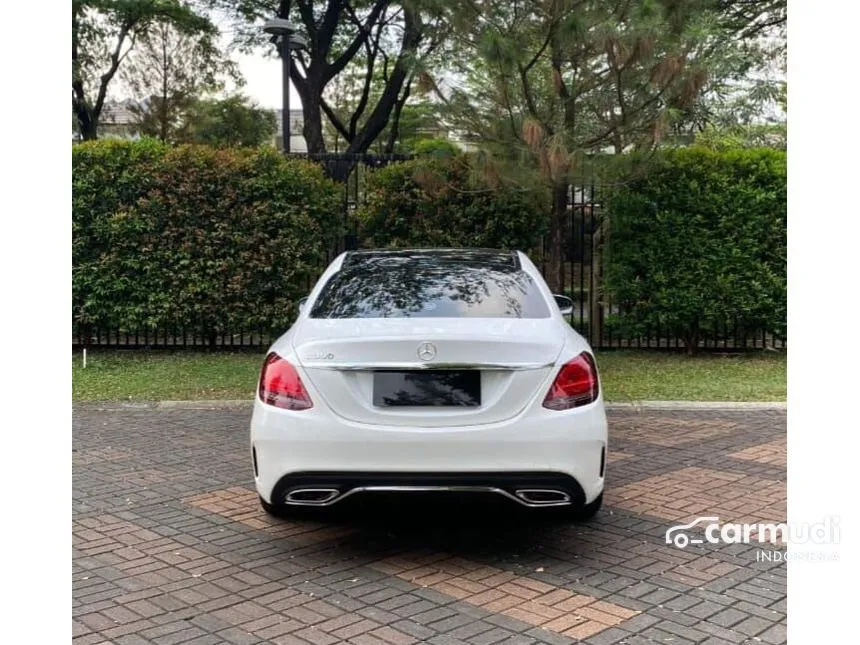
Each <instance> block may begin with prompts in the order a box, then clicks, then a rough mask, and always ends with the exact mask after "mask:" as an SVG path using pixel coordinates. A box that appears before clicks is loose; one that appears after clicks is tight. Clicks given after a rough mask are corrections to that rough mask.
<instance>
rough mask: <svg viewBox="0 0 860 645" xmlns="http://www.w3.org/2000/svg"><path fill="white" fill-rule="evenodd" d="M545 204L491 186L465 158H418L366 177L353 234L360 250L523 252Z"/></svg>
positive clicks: (543, 221)
mask: <svg viewBox="0 0 860 645" xmlns="http://www.w3.org/2000/svg"><path fill="white" fill-rule="evenodd" d="M546 204H547V200H546V199H545V198H544V197H543V196H541V195H540V194H539V193H537V192H536V191H533V190H526V189H523V188H521V187H512V186H504V185H500V184H498V183H497V182H494V181H493V180H492V178H491V177H487V176H485V175H484V174H483V173H482V172H481V171H480V170H479V169H478V168H477V167H476V164H475V161H474V158H472V157H471V156H470V155H457V156H454V157H434V156H429V157H419V158H416V159H412V160H409V161H405V162H402V163H397V164H391V165H389V166H386V167H384V168H380V169H378V170H374V171H372V172H369V173H368V175H367V195H366V200H365V203H364V204H363V205H362V207H361V208H360V209H359V211H358V219H359V234H360V237H361V239H362V243H363V244H364V245H365V246H376V247H430V246H435V247H484V248H501V249H521V250H527V249H529V248H531V247H533V246H535V245H536V244H537V243H538V242H539V241H540V239H541V235H542V234H543V232H544V231H545V230H546V225H547V219H548V209H547V207H546Z"/></svg>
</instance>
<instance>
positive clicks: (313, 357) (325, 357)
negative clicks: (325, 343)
mask: <svg viewBox="0 0 860 645" xmlns="http://www.w3.org/2000/svg"><path fill="white" fill-rule="evenodd" d="M333 358H334V354H332V353H331V352H329V353H328V354H324V353H322V352H318V353H316V354H308V355H307V356H305V360H306V361H330V360H332V359H333Z"/></svg>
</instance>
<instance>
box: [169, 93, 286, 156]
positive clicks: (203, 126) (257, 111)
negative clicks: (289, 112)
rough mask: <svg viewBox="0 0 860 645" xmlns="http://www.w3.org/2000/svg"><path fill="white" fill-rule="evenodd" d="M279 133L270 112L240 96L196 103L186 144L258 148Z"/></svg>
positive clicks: (275, 120)
mask: <svg viewBox="0 0 860 645" xmlns="http://www.w3.org/2000/svg"><path fill="white" fill-rule="evenodd" d="M277 129H278V124H277V119H276V118H275V115H274V113H273V112H272V111H271V110H265V109H263V108H261V107H260V106H259V105H257V104H256V103H254V102H253V101H250V100H249V99H247V98H245V97H244V96H241V95H234V96H230V97H227V98H225V99H219V100H203V101H197V102H196V103H195V104H194V106H193V107H192V109H191V110H190V111H189V114H188V118H187V122H186V127H185V128H184V136H185V141H188V142H193V143H205V144H208V145H211V146H259V145H262V144H264V143H266V142H268V141H271V139H272V137H273V136H274V135H275V133H276V132H277Z"/></svg>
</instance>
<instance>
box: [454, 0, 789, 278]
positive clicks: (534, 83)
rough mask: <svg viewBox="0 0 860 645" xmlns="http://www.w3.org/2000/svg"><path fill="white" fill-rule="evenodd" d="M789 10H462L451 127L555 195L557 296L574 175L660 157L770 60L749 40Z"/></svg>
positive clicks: (590, 4)
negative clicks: (713, 94)
mask: <svg viewBox="0 0 860 645" xmlns="http://www.w3.org/2000/svg"><path fill="white" fill-rule="evenodd" d="M781 1H782V0H771V1H770V2H759V0H743V1H742V0H737V1H731V0H620V1H619V2H606V1H605V0H469V1H467V2H464V5H463V7H464V8H463V11H462V12H461V13H460V14H458V18H459V19H460V20H459V21H458V22H457V23H456V31H455V40H456V42H457V43H458V45H459V48H460V50H461V52H462V53H461V54H460V55H459V56H458V57H456V59H455V60H456V61H458V62H459V63H460V66H459V68H458V69H457V70H456V71H457V76H458V78H459V79H460V80H459V82H458V83H457V84H456V85H455V87H454V89H453V91H452V92H450V93H449V96H447V97H446V103H447V113H446V116H447V117H448V118H449V120H450V121H451V123H452V125H453V127H454V128H455V129H457V130H460V131H462V132H465V133H466V135H467V138H469V139H471V140H472V141H474V142H475V143H477V144H478V146H479V147H480V148H481V149H482V151H483V153H484V155H485V156H486V157H487V158H488V159H489V160H490V161H491V163H492V165H494V166H495V168H494V169H492V171H493V172H502V173H503V174H504V173H505V171H507V175H509V176H508V179H509V180H511V181H518V182H520V183H533V182H535V181H539V182H541V183H542V184H543V185H544V186H546V188H547V191H548V193H550V195H551V201H552V213H553V215H552V219H551V223H550V233H549V244H548V252H549V258H548V260H549V265H550V271H549V275H548V276H547V277H548V281H549V283H550V285H551V286H552V287H553V288H556V287H558V286H559V284H560V283H561V282H562V280H563V263H562V251H563V235H562V233H563V231H564V223H565V221H566V220H567V219H568V217H569V213H568V210H567V208H568V203H567V200H568V190H569V186H570V184H571V182H572V181H573V180H574V179H575V177H576V175H577V174H578V173H580V172H582V171H583V170H584V169H585V167H586V166H588V163H587V162H588V160H589V159H590V158H592V157H593V156H595V155H599V154H600V153H605V152H610V153H614V154H620V153H622V152H626V151H629V150H640V151H647V150H649V149H653V148H655V147H656V146H657V145H659V144H660V143H661V142H662V141H663V140H664V139H666V138H667V137H669V136H671V135H672V134H674V133H676V127H677V125H678V124H679V123H681V122H683V121H684V120H685V119H689V118H690V116H691V115H692V114H694V113H695V112H696V110H697V109H700V108H701V106H702V100H703V97H704V96H705V95H706V93H707V91H708V90H711V91H713V89H714V88H715V87H716V86H717V85H718V84H721V83H722V84H728V83H729V81H730V79H732V78H734V79H737V78H741V77H743V73H744V71H745V70H749V69H750V68H751V65H752V64H753V63H752V61H754V60H756V56H758V59H760V58H761V56H760V54H756V55H753V54H752V53H750V52H752V51H753V47H752V44H751V42H750V39H753V38H757V37H759V36H760V35H761V34H762V33H763V31H762V30H763V29H765V27H764V26H762V27H761V28H759V27H758V26H757V25H759V24H761V25H765V24H769V23H768V21H767V20H766V18H767V16H768V15H769V14H768V12H773V11H775V9H774V7H775V6H777V5H779V4H780V2H781ZM783 4H784V2H783ZM748 5H757V6H758V5H761V6H758V8H757V9H756V11H753V10H752V9H749V7H748ZM765 5H767V6H765ZM469 12H471V13H469Z"/></svg>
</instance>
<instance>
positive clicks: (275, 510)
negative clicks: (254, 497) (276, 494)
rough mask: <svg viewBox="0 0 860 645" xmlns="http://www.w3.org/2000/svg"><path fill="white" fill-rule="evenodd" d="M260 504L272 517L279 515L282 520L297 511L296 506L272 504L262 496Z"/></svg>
mask: <svg viewBox="0 0 860 645" xmlns="http://www.w3.org/2000/svg"><path fill="white" fill-rule="evenodd" d="M260 506H261V507H262V508H263V510H264V511H266V513H268V514H269V515H271V516H272V517H277V518H278V519H282V520H285V519H289V518H291V517H293V514H294V511H295V509H294V508H292V507H290V506H287V505H286V504H270V503H269V502H267V501H266V500H264V499H263V498H262V497H260Z"/></svg>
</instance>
